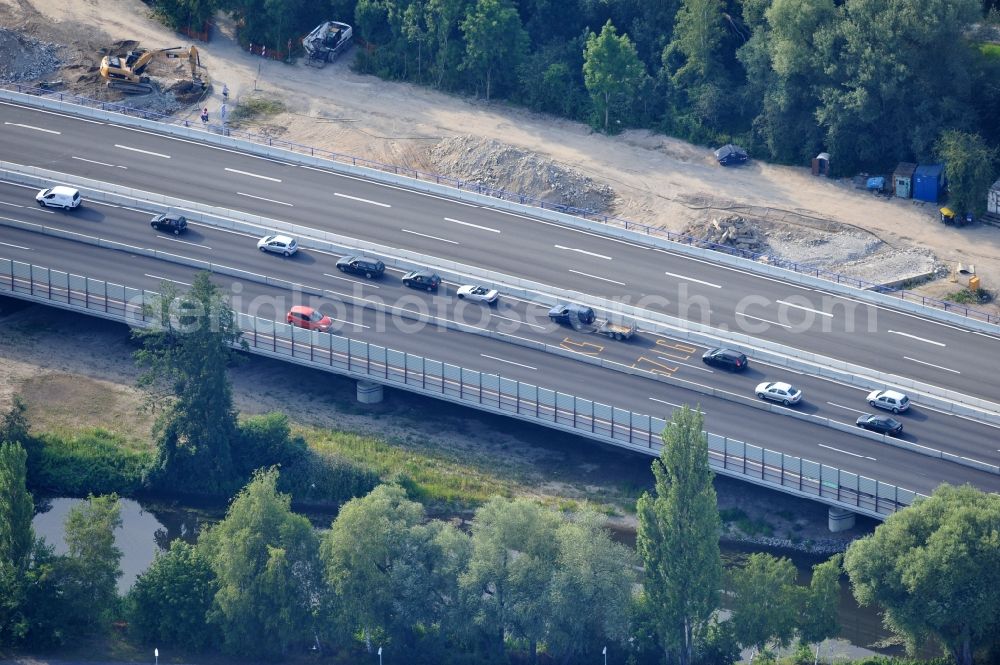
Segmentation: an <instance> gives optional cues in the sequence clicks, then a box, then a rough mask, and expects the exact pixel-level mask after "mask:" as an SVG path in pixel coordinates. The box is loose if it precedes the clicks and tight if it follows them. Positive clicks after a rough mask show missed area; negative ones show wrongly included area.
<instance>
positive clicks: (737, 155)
mask: <svg viewBox="0 0 1000 665" xmlns="http://www.w3.org/2000/svg"><path fill="white" fill-rule="evenodd" d="M715 158H716V159H717V160H719V163H720V164H722V165H723V166H734V165H736V164H743V163H744V162H746V161H747V160H748V159H749V156H748V155H747V151H746V150H744V149H743V148H741V147H739V146H738V145H733V144H732V143H728V144H726V145H724V146H722V147H721V148H719V149H718V150H716V151H715Z"/></svg>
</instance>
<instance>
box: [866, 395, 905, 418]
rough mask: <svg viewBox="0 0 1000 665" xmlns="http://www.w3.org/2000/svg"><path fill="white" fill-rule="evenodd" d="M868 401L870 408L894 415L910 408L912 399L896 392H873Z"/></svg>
mask: <svg viewBox="0 0 1000 665" xmlns="http://www.w3.org/2000/svg"><path fill="white" fill-rule="evenodd" d="M866 399H867V400H868V405H869V406H874V407H877V408H879V409H885V410H886V411H892V412H893V413H902V412H903V411H906V410H907V409H908V408H910V398H909V397H907V396H906V395H904V394H903V393H901V392H898V391H896V390H873V391H871V392H870V393H868V397H867V398H866Z"/></svg>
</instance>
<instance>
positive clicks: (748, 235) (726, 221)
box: [684, 215, 770, 254]
mask: <svg viewBox="0 0 1000 665" xmlns="http://www.w3.org/2000/svg"><path fill="white" fill-rule="evenodd" d="M684 233H685V234H686V235H690V236H692V237H694V238H696V239H697V240H698V241H699V242H698V244H699V246H701V247H709V246H711V245H712V244H715V245H726V246H727V247H733V248H735V249H741V250H744V251H747V252H753V253H754V254H762V253H764V252H767V251H769V250H770V246H769V245H768V243H767V238H765V237H764V236H763V234H761V232H760V230H759V229H758V228H757V226H756V225H755V224H754V223H753V222H751V221H749V220H747V219H744V218H743V217H740V216H739V215H729V216H728V217H723V218H722V219H717V218H713V219H712V220H711V221H710V222H709V223H707V224H700V225H698V224H692V225H690V226H688V228H687V229H685V231H684Z"/></svg>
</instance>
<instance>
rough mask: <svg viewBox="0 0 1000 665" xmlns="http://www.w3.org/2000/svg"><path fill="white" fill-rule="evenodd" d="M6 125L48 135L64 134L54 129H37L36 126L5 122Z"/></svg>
mask: <svg viewBox="0 0 1000 665" xmlns="http://www.w3.org/2000/svg"><path fill="white" fill-rule="evenodd" d="M3 124H5V125H10V126H12V127H20V128H22V129H33V130H35V131H36V132H45V133H46V134H62V132H57V131H56V130H54V129H45V128H43V127H35V126H34V125H22V124H21V123H19V122H5V123H3Z"/></svg>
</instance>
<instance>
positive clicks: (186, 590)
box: [126, 540, 216, 651]
mask: <svg viewBox="0 0 1000 665" xmlns="http://www.w3.org/2000/svg"><path fill="white" fill-rule="evenodd" d="M215 592H216V585H215V575H214V574H213V573H212V567H211V565H210V562H209V560H208V559H207V558H206V557H205V555H204V552H202V551H201V550H200V549H198V548H196V547H194V546H192V545H189V544H187V543H185V542H184V541H182V540H175V541H173V542H172V543H171V544H170V549H169V550H168V551H167V552H158V553H157V555H156V559H154V560H153V563H152V564H150V566H149V568H148V569H146V571H145V572H143V573H142V574H141V575H139V577H138V579H136V581H135V585H134V586H133V587H132V590H131V591H130V592H129V594H128V597H127V599H126V600H127V603H126V604H127V607H128V617H129V628H130V630H134V631H135V632H136V634H137V635H138V637H139V639H140V640H143V641H144V642H146V643H149V644H160V645H168V646H184V647H186V648H189V649H193V650H196V651H197V650H200V649H204V648H205V647H206V646H208V645H209V644H210V642H211V640H212V638H213V636H214V632H215V631H214V630H212V629H211V627H210V626H209V624H208V622H207V617H208V612H209V610H210V609H211V607H212V600H213V599H214V597H215Z"/></svg>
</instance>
